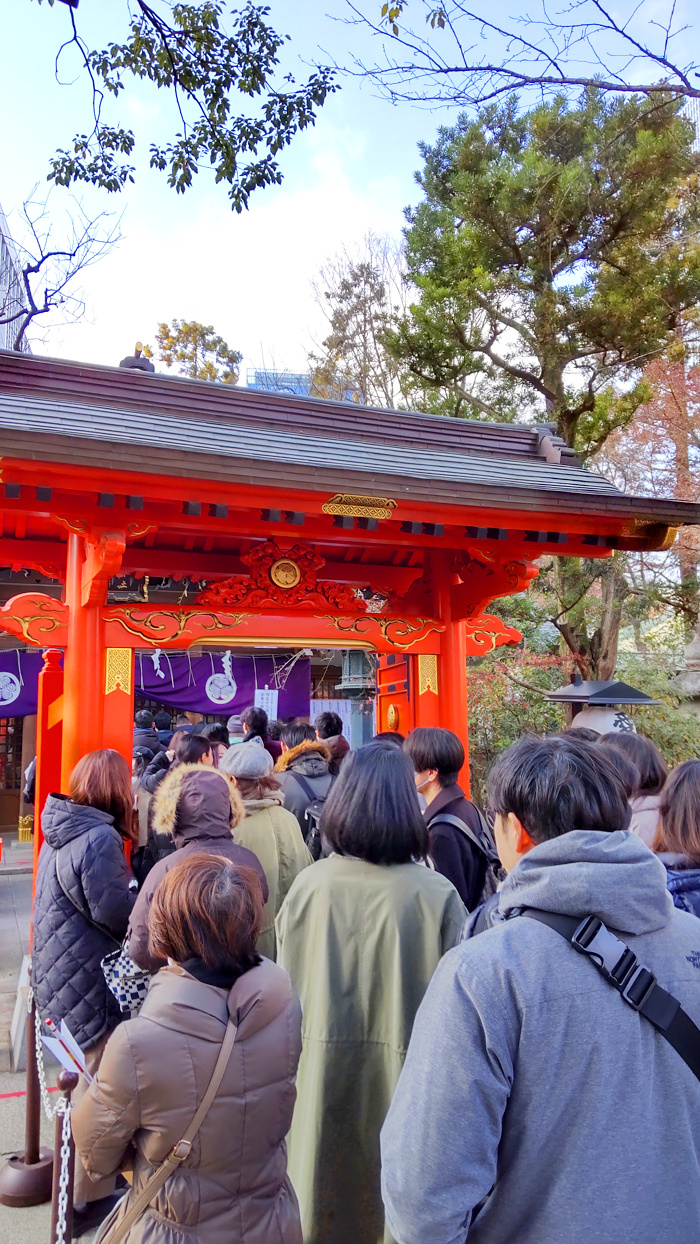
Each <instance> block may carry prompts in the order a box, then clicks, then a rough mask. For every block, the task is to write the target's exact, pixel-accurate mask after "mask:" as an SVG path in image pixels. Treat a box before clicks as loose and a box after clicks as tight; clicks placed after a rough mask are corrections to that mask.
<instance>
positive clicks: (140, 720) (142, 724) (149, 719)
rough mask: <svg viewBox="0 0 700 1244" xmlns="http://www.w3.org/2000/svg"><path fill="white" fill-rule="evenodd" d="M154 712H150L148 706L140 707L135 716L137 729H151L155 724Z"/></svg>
mask: <svg viewBox="0 0 700 1244" xmlns="http://www.w3.org/2000/svg"><path fill="white" fill-rule="evenodd" d="M153 724H154V722H153V713H149V711H148V709H147V708H142V709H139V711H138V713H137V714H136V716H135V717H134V725H135V726H136V729H137V730H150V729H151V727H152V726H153Z"/></svg>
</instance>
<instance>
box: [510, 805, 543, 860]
mask: <svg viewBox="0 0 700 1244" xmlns="http://www.w3.org/2000/svg"><path fill="white" fill-rule="evenodd" d="M508 820H509V822H510V826H511V829H512V831H513V839H514V844H515V849H516V851H517V852H518V855H527V853H528V851H531V850H532V848H533V847H534V846H536V845H537V844H536V843H534V842H533V841H532V838H531V837H530V835H529V834H528V832H527V830H526V828H525V826H524V825H523V823H522V821H519V820H518V818H517V816H516V815H515V813H514V812H509V813H508Z"/></svg>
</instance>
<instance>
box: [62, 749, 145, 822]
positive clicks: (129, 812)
mask: <svg viewBox="0 0 700 1244" xmlns="http://www.w3.org/2000/svg"><path fill="white" fill-rule="evenodd" d="M68 794H69V795H70V797H71V799H72V800H73V803H79V804H82V805H83V806H84V807H88V808H99V810H100V812H108V813H109V815H110V816H113V817H114V827H115V829H117V830H118V831H119V833H120V834H121V836H122V838H130V839H131V840H132V841H133V842H135V841H137V839H138V825H136V824H135V823H134V794H133V791H132V789H131V771H130V769H129V766H128V764H127V762H126V761H125V759H124V757H123V756H122V754H121V752H115V751H114V749H113V748H111V747H105V748H102V749H101V750H100V751H97V752H88V753H87V755H86V756H83V757H82V758H81V759H80V760H79V761H78V763H77V765H76V766H75V768H74V770H73V772H72V773H71V775H70V780H69V783H68Z"/></svg>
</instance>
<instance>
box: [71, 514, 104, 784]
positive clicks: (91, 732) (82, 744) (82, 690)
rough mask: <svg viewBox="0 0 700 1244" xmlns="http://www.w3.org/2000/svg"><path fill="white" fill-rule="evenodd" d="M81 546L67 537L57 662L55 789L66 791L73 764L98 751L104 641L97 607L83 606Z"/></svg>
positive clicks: (77, 539)
mask: <svg viewBox="0 0 700 1244" xmlns="http://www.w3.org/2000/svg"><path fill="white" fill-rule="evenodd" d="M84 564H85V541H84V539H83V538H82V537H81V536H79V535H76V534H75V533H74V532H70V534H69V536H68V557H67V564H66V604H67V605H68V610H69V614H68V643H67V645H66V654H65V658H64V663H63V670H64V698H63V755H62V761H61V784H62V787H63V789H64V790H66V789H67V786H68V781H69V778H70V775H71V773H72V771H73V769H74V767H75V765H76V764H77V763H78V761H79V760H80V757H81V756H84V755H85V753H86V752H92V751H95V750H96V749H97V748H99V747H101V746H102V730H103V719H104V708H103V700H104V642H103V631H104V627H103V622H102V608H101V602H100V603H97V602H96V603H94V604H92V603H90V604H83V566H84Z"/></svg>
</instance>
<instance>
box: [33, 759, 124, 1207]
mask: <svg viewBox="0 0 700 1244" xmlns="http://www.w3.org/2000/svg"><path fill="white" fill-rule="evenodd" d="M41 828H42V832H43V834H44V844H43V846H42V848H41V852H40V854H39V866H38V870H37V878H36V894H35V899H34V921H33V930H34V932H33V946H32V968H31V977H32V987H33V989H34V995H35V997H36V1002H37V1007H38V1009H39V1014H40V1016H41V1018H42V1020H45V1019H47V1018H50V1019H52V1020H54V1022H55V1023H58V1024H60V1022H61V1020H62V1019H65V1021H66V1023H67V1025H68V1027H69V1029H70V1031H71V1032H72V1034H73V1036H74V1037H75V1039H76V1041H77V1042H78V1045H80V1046H81V1048H82V1049H83V1051H84V1052H85V1054H86V1065H87V1069H88V1071H89V1072H90V1073H93V1072H94V1071H96V1069H97V1067H98V1065H99V1061H100V1058H101V1056H102V1053H103V1051H104V1048H105V1045H106V1044H107V1039H108V1037H109V1036H110V1033H112V1032H113V1031H114V1029H115V1028H116V1027H117V1025H118V1024H119V1022H120V1019H121V1018H122V1015H121V1012H120V1010H119V1007H118V1005H117V1002H116V999H115V998H114V997H113V995H112V994H111V993H110V991H109V989H108V988H107V983H106V981H105V978H104V975H103V973H102V968H101V966H100V965H101V961H102V959H103V958H104V956H105V955H107V954H109V953H110V951H113V950H115V949H116V947H117V946H118V945H119V944H120V943H121V942H122V941H123V939H124V937H125V935H126V930H127V927H128V924H129V916H130V914H131V909H132V907H133V905H134V902H135V899H136V892H135V889H134V890H132V889H131V888H130V884H131V882H132V876H131V871H130V869H129V867H128V865H127V862H126V856H125V854H124V842H125V840H131V841H133V840H134V809H133V796H132V790H131V773H130V771H129V766H128V764H127V762H126V760H125V759H124V757H123V756H120V754H119V753H118V752H115V751H112V750H104V751H97V752H90V753H89V754H88V755H87V756H83V758H82V760H80V761H79V762H78V764H77V765H76V767H75V769H74V770H73V772H72V774H71V778H70V797H68V796H66V795H49V797H48V799H47V800H46V804H45V807H44V811H43V814H42V817H41ZM85 1088H86V1086H85V1084H84V1082H83V1077H82V1076H81V1080H80V1083H79V1085H78V1088H77V1089H76V1091H75V1093H74V1095H73V1097H74V1100H77V1099H79V1097H80V1096H82V1094H83V1093H84V1092H85ZM114 1188H115V1180H114V1178H112V1179H108V1180H103V1181H101V1182H100V1183H96V1184H93V1183H91V1181H90V1180H89V1179H88V1177H87V1175H86V1174H85V1171H84V1170H83V1169H82V1166H81V1164H80V1162H76V1174H75V1193H74V1200H75V1205H76V1231H78V1230H81V1229H85V1230H87V1229H88V1226H90V1225H95V1224H96V1223H97V1222H99V1221H101V1218H103V1217H104V1216H105V1213H107V1212H109V1210H110V1209H111V1205H112V1203H113V1195H112V1194H113V1193H114ZM88 1202H90V1203H91V1207H90V1208H88V1205H87V1203H88ZM85 1223H87V1226H86V1225H85Z"/></svg>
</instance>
